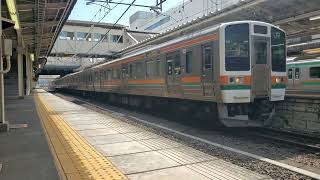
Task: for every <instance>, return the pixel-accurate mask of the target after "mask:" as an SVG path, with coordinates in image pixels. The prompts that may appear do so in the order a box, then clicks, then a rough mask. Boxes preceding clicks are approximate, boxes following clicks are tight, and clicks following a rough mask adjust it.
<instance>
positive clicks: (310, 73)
mask: <svg viewBox="0 0 320 180" xmlns="http://www.w3.org/2000/svg"><path fill="white" fill-rule="evenodd" d="M287 75H288V83H287V91H286V93H287V94H288V95H320V59H308V60H298V61H291V62H288V63H287Z"/></svg>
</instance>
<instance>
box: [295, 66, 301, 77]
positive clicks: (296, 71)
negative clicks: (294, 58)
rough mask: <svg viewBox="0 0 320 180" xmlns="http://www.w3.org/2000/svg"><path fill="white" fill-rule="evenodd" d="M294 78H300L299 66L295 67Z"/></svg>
mask: <svg viewBox="0 0 320 180" xmlns="http://www.w3.org/2000/svg"><path fill="white" fill-rule="evenodd" d="M294 79H300V68H295V70H294Z"/></svg>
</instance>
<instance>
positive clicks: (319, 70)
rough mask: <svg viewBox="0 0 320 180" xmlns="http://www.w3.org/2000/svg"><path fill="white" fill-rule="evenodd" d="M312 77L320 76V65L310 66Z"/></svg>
mask: <svg viewBox="0 0 320 180" xmlns="http://www.w3.org/2000/svg"><path fill="white" fill-rule="evenodd" d="M310 78H320V67H311V68H310Z"/></svg>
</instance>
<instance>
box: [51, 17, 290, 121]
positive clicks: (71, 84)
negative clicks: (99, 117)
mask: <svg viewBox="0 0 320 180" xmlns="http://www.w3.org/2000/svg"><path fill="white" fill-rule="evenodd" d="M285 83H286V36H285V32H284V31H283V30H281V29H279V28H278V27H276V26H273V25H271V24H268V23H264V22H258V21H236V22H228V23H222V24H219V25H216V26H213V27H207V28H205V29H202V30H200V31H197V32H194V33H191V34H187V35H184V36H182V37H177V38H176V39H174V40H170V41H168V42H165V43H162V44H159V45H155V46H153V47H150V48H145V49H141V50H139V51H135V52H132V53H130V54H127V55H124V56H123V57H121V58H119V59H115V60H112V61H109V62H106V63H103V64H101V65H97V66H94V67H92V68H89V69H85V70H82V71H80V72H76V73H73V74H69V75H67V76H65V77H62V78H60V79H58V80H56V81H55V88H56V89H60V90H68V91H73V92H82V93H87V94H88V93H92V92H95V94H96V95H97V94H99V95H101V94H103V96H107V97H108V101H111V102H114V101H118V102H121V103H123V104H129V105H130V106H137V107H139V106H144V107H146V108H148V107H151V106H153V105H155V104H160V105H161V106H158V107H164V106H167V103H168V99H170V100H174V101H170V102H171V104H172V103H174V104H175V105H174V106H172V107H173V108H177V109H179V107H180V106H187V107H183V108H182V109H186V108H187V109H188V108H189V110H194V109H197V110H199V111H201V109H205V110H203V112H208V111H209V112H210V111H212V112H213V116H216V118H217V119H219V120H220V122H222V123H223V124H224V125H225V126H229V127H235V126H237V127H238V126H263V125H264V124H265V123H266V122H267V121H268V120H269V119H270V118H271V116H272V114H273V112H274V102H275V101H281V100H284V96H285ZM185 100H189V101H185ZM190 100H191V101H192V102H197V103H191V104H190V103H189V102H190ZM159 102H160V103H159ZM199 102H201V103H200V105H199ZM202 102H203V103H202ZM194 104H196V105H194ZM202 105H203V106H202ZM211 118H212V120H214V118H215V117H211Z"/></svg>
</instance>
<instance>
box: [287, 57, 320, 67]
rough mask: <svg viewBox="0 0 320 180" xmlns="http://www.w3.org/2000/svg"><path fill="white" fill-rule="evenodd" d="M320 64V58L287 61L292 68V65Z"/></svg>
mask: <svg viewBox="0 0 320 180" xmlns="http://www.w3.org/2000/svg"><path fill="white" fill-rule="evenodd" d="M312 66H316V67H319V66H320V59H304V60H298V61H292V62H287V67H288V68H292V67H312Z"/></svg>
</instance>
